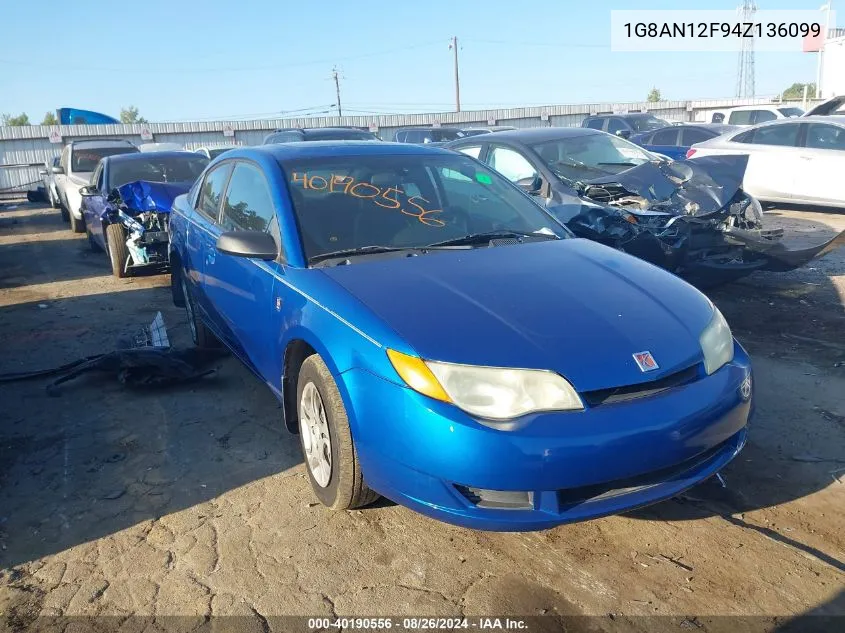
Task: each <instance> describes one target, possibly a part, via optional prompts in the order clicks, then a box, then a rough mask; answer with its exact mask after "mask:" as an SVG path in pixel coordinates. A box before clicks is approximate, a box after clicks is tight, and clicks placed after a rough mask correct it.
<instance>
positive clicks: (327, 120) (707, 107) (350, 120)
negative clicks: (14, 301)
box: [0, 98, 800, 192]
mask: <svg viewBox="0 0 845 633" xmlns="http://www.w3.org/2000/svg"><path fill="white" fill-rule="evenodd" d="M771 102H772V101H771V99H769V98H765V99H721V100H702V101H660V102H657V103H647V102H639V103H588V104H574V105H553V106H542V107H531V108H511V109H505V110H474V111H465V112H444V113H432V114H391V115H378V116H344V117H337V116H335V117H307V118H299V119H265V120H254V121H231V122H230V121H209V122H191V123H149V124H143V125H141V124H132V125H60V126H43V125H32V126H21V127H0V192H2V191H3V190H8V189H13V188H27V185H29V184H32V183H37V182H39V181H40V176H39V175H38V171H39V169H40V168H42V166H43V165H44V164H45V163H46V162H48V161H51V160H52V159H53V158H54V157H55V156H58V155H59V154H60V153H61V151H62V147H63V146H64V144H65V143H67V142H69V141H72V140H78V139H83V138H103V139H106V138H119V139H126V140H128V141H131V142H133V143H136V144H140V143H144V142H150V141H144V140H142V138H141V135H142V134H145V132H147V131H148V132H150V133H151V134H152V136H153V139H152V141H153V142H158V143H178V144H179V145H183V146H184V147H185V148H186V149H196V148H199V147H203V146H208V147H214V146H221V145H233V144H235V145H259V144H260V143H261V142H262V141H263V139H264V137H265V136H266V135H267V133H268V132H269V131H271V130H274V129H277V128H296V127H326V126H333V125H354V126H359V127H370V128H371V129H373V128H374V129H376V130H377V132H378V134H379V136H381V138H383V139H384V140H386V141H389V140H393V136H394V133H395V131H396V130H397V129H398V128H401V127H404V126H408V125H442V126H444V127H446V126H450V127H472V126H486V125H510V126H513V127H518V128H530V127H541V126H563V127H567V126H578V125H580V124H581V121H582V120H583V119H584V118H585V117H587V116H589V115H590V114H598V113H611V112H624V111H638V110H648V111H649V112H652V113H653V114H655V116H658V117H660V118H663V119H666V120H668V121H695V120H699V121H705V120H709V116H708V114H709V112H710V111H712V110H716V109H719V108H728V107H733V106H738V105H752V104H762V103H771ZM797 105H800V104H797ZM224 130H227V131H231V132H232V134H233V135H232V136H226V135H225V134H224ZM55 131H57V132H58V133H59V135H60V137H61V141H59V142H56V143H53V142H51V141H50V135H51V133H52V132H55ZM56 140H58V139H56Z"/></svg>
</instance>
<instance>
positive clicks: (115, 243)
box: [70, 214, 129, 279]
mask: <svg viewBox="0 0 845 633" xmlns="http://www.w3.org/2000/svg"><path fill="white" fill-rule="evenodd" d="M70 217H71V226H72V225H73V215H72V214H71V216H70ZM105 232H106V247H107V248H108V251H109V260H111V271H112V274H113V275H114V276H115V277H118V278H120V279H122V278H123V277H126V276H127V275H128V272H127V270H126V262H127V260H128V259H129V251H128V250H127V249H126V231H124V230H123V226H122V225H120V224H109V225H108V226H106V231H105Z"/></svg>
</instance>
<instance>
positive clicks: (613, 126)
mask: <svg viewBox="0 0 845 633" xmlns="http://www.w3.org/2000/svg"><path fill="white" fill-rule="evenodd" d="M607 133H608V134H615V135H616V136H621V137H623V138H628V137H629V136H631V126H630V125H628V123H626V122H625V119H623V118H621V117H618V116H613V117H610V120H609V121H608V122H607Z"/></svg>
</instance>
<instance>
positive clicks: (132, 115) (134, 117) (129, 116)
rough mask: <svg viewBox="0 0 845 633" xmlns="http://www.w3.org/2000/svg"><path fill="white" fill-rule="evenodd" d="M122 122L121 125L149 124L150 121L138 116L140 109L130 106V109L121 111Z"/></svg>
mask: <svg viewBox="0 0 845 633" xmlns="http://www.w3.org/2000/svg"><path fill="white" fill-rule="evenodd" d="M120 122H121V123H148V121H147V120H146V119H145V118H144V117H142V116H140V115H139V114H138V108H136V107H135V106H129V107H128V108H123V109H121V111H120Z"/></svg>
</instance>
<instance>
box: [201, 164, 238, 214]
mask: <svg viewBox="0 0 845 633" xmlns="http://www.w3.org/2000/svg"><path fill="white" fill-rule="evenodd" d="M230 173H232V163H224V164H222V165H220V166H219V167H215V168H214V169H212V170H211V171H210V172H208V173H207V174H206V176H205V180H204V181H203V183H202V188H201V189H200V195H199V199H198V200H197V211H200V212H202V214H203V215H206V216H208V218H209V219H210V220H213V221H214V222H217V218H218V216H219V215H220V198H221V197H222V196H223V189H224V188H225V187H226V182H227V181H228V180H229V174H230Z"/></svg>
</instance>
